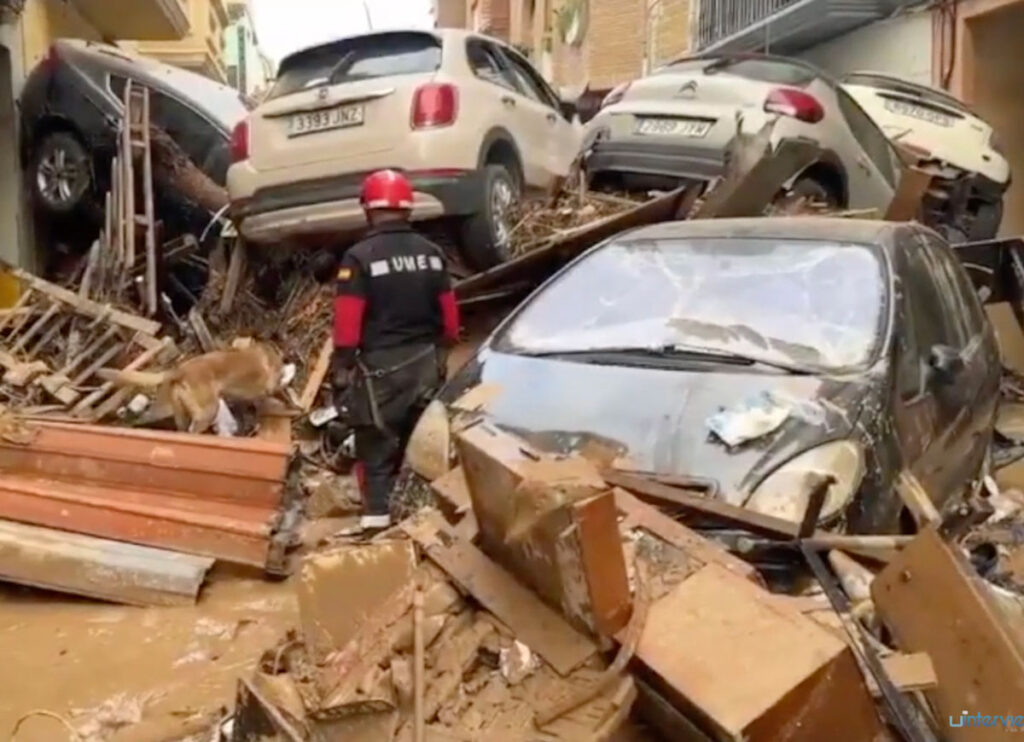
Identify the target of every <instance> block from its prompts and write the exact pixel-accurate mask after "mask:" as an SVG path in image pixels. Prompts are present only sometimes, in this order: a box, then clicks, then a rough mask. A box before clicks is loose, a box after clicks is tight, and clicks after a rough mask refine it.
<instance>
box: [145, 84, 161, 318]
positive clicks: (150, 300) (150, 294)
mask: <svg viewBox="0 0 1024 742" xmlns="http://www.w3.org/2000/svg"><path fill="white" fill-rule="evenodd" d="M142 127H143V128H142V141H143V148H142V188H143V200H144V206H143V208H144V209H145V216H144V218H145V228H146V309H147V310H148V314H149V315H150V316H153V315H154V314H156V310H157V306H158V305H157V284H156V260H157V254H156V223H155V222H156V217H155V215H154V212H153V153H152V150H151V148H150V141H149V89H148V88H143V89H142Z"/></svg>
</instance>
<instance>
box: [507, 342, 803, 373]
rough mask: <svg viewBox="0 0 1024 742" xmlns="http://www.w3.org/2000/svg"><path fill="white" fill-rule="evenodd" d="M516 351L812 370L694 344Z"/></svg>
mask: <svg viewBox="0 0 1024 742" xmlns="http://www.w3.org/2000/svg"><path fill="white" fill-rule="evenodd" d="M520 355H525V356H530V357H531V358H586V357H589V358H615V357H621V356H630V355H632V356H646V357H650V358H658V359H670V360H692V361H700V362H703V363H722V364H729V365H734V366H753V365H760V366H768V367H769V368H774V369H778V370H780V371H785V372H786V373H790V374H811V373H814V371H813V370H811V369H809V368H806V367H803V366H797V365H792V364H788V363H780V362H777V361H770V360H765V359H763V358H755V357H754V356H748V355H744V354H742V353H733V352H729V351H720V350H714V349H710V348H697V347H690V346H684V345H663V346H660V347H659V346H653V347H652V346H630V345H623V346H611V347H607V348H573V349H568V350H538V351H522V352H520Z"/></svg>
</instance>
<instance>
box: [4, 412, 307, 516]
mask: <svg viewBox="0 0 1024 742" xmlns="http://www.w3.org/2000/svg"><path fill="white" fill-rule="evenodd" d="M34 427H35V429H36V435H35V438H34V439H33V440H32V442H31V443H29V444H28V445H24V446H23V445H17V444H15V443H11V442H9V441H6V440H3V439H0V471H4V472H15V473H22V474H39V475H41V476H46V477H49V478H54V479H66V480H79V479H84V480H87V481H90V482H97V483H104V484H109V485H111V486H115V487H118V486H126V487H129V488H130V487H135V486H138V484H139V483H144V484H145V487H146V489H153V490H161V491H165V492H169V493H174V494H176V495H179V496H181V497H199V498H202V499H203V500H204V501H209V500H220V501H223V502H233V503H238V504H243V505H248V506H260V507H269V508H276V507H277V506H278V505H279V504H280V502H281V496H282V493H283V485H282V482H283V480H284V476H285V472H286V470H287V467H288V457H289V453H290V448H289V446H288V445H287V444H285V443H281V442H274V441H265V440H257V439H251V438H221V437H219V436H212V435H192V434H188V433H176V432H165V431H158V430H141V429H136V428H119V427H112V426H101V425H76V424H73V423H40V424H38V425H35V426H34Z"/></svg>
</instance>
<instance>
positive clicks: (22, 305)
mask: <svg viewBox="0 0 1024 742" xmlns="http://www.w3.org/2000/svg"><path fill="white" fill-rule="evenodd" d="M34 294H35V290H34V289H33V288H32V287H31V286H29V287H28V288H26V289H25V290H24V291H22V292H21V296H19V297H18V301H16V302H15V303H14V306H13V307H11V309H10V311H9V312H8V313H7V314H5V315H4V316H3V318H0V332H2V331H3V330H4V328H6V327H7V325H8V324H10V322H11V320H12V319H21V318H22V317H24V316H26V315H30V314H32V312H31V311H25V312H22V311H21V310H23V309H28V304H29V302H30V301H31V300H32V299H34V298H35V297H34Z"/></svg>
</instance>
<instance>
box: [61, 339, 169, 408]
mask: <svg viewBox="0 0 1024 742" xmlns="http://www.w3.org/2000/svg"><path fill="white" fill-rule="evenodd" d="M169 347H171V339H170V338H165V339H164V342H163V344H161V346H160V347H157V348H149V349H148V350H144V351H143V352H142V353H140V354H139V355H138V356H136V357H135V359H134V360H133V361H131V362H130V363H129V364H128V365H126V366H125V367H124V369H122V370H124V371H138V370H139V369H140V368H142V367H143V366H145V365H146V364H148V363H149V362H150V361H152V360H153V359H154V358H156V357H157V356H158V355H160V353H161V352H162V351H163V350H164V349H165V348H169ZM114 388H115V385H114V383H113V382H112V381H106V382H104V383H103V384H102V385H101V386H100V388H99V389H97V390H96V391H94V392H92V393H90V394H89V395H87V396H86V397H84V398H83V399H82V400H81V401H79V403H78V404H76V405H75V406H74V407H73V408H72V409H71V414H73V415H77V416H79V417H84V416H87V415H88V416H89V417H91V418H92V419H93V420H102V419H103V418H104V417H106V416H107V415H109V414H110V413H111V412H114V411H115V410H116V409H117V408H118V407H120V406H121V405H122V404H123V403H124V401H125V400H127V399H128V395H130V394H131V393H132V391H131V390H130V389H118V390H117V391H116V392H114V394H113V395H111V397H110V399H108V400H107V401H106V402H104V403H103V404H102V405H101V406H100V407H99V408H98V409H97V410H96V411H95V412H92V413H91V414H90V410H91V409H92V407H93V406H94V405H95V404H96V403H97V402H99V401H100V400H101V399H103V398H104V397H106V396H107V395H108V394H110V392H111V391H113V390H114Z"/></svg>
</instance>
